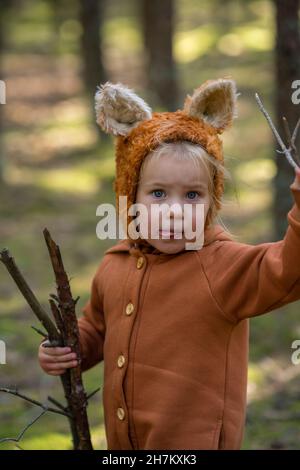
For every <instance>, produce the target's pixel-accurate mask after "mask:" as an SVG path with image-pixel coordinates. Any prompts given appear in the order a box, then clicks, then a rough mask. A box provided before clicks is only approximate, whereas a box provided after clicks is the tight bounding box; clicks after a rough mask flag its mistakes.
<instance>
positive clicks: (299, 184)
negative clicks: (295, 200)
mask: <svg viewBox="0 0 300 470" xmlns="http://www.w3.org/2000/svg"><path fill="white" fill-rule="evenodd" d="M291 188H293V189H300V167H297V168H295V179H294V181H293V184H292V185H291Z"/></svg>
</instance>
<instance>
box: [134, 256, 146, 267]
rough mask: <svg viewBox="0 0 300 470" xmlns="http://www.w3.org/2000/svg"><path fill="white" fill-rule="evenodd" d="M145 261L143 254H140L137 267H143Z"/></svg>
mask: <svg viewBox="0 0 300 470" xmlns="http://www.w3.org/2000/svg"><path fill="white" fill-rule="evenodd" d="M144 262H145V259H144V258H143V256H140V257H139V258H138V260H137V263H136V267H137V268H138V269H141V268H142V267H143V266H144Z"/></svg>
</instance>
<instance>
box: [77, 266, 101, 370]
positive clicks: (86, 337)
mask: <svg viewBox="0 0 300 470" xmlns="http://www.w3.org/2000/svg"><path fill="white" fill-rule="evenodd" d="M106 265H107V260H105V259H104V260H102V262H101V263H100V265H99V267H98V269H97V271H96V273H95V275H94V277H93V279H92V283H91V288H90V298H89V300H88V302H87V303H86V305H85V306H84V308H83V309H82V312H83V316H82V317H81V318H79V319H78V327H79V335H80V349H81V360H82V362H81V369H82V371H86V370H88V369H91V368H92V367H93V366H94V365H96V364H98V363H99V362H101V361H102V360H103V344H104V338H105V321H104V309H103V297H104V293H103V277H104V271H105V268H106Z"/></svg>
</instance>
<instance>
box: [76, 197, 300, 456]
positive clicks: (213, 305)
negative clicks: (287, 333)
mask: <svg viewBox="0 0 300 470" xmlns="http://www.w3.org/2000/svg"><path fill="white" fill-rule="evenodd" d="M291 191H292V194H293V196H294V200H295V202H296V203H295V204H294V205H293V207H292V208H291V210H290V211H289V213H288V216H287V219H288V222H289V226H288V228H287V231H286V234H285V237H284V239H283V240H279V241H277V242H268V243H262V244H259V245H249V244H244V243H240V242H236V241H233V240H232V239H231V238H230V237H229V236H228V235H227V234H226V233H225V232H224V231H223V229H222V227H221V226H220V225H216V226H215V227H213V228H211V229H209V230H206V233H205V244H204V247H203V248H202V249H200V250H198V251H197V250H195V251H183V252H181V253H179V254H175V255H174V254H172V255H170V254H164V253H160V252H158V253H156V254H155V253H149V254H148V253H147V254H144V253H141V252H140V251H139V249H137V248H135V247H133V246H132V245H130V242H129V240H128V239H125V240H122V241H120V242H118V243H117V244H115V245H114V246H113V247H112V248H110V249H109V250H107V251H106V252H105V255H104V258H103V260H102V262H101V263H100V265H99V268H98V270H97V272H96V274H95V276H94V278H93V281H92V287H91V297H90V300H89V302H88V303H87V305H86V306H85V307H84V309H83V312H84V316H83V317H82V318H80V319H79V327H80V334H81V346H82V351H83V368H84V370H86V369H88V368H91V367H92V366H93V365H95V364H97V363H98V362H99V361H101V360H102V359H103V358H104V389H103V406H104V416H105V429H106V436H107V444H108V449H109V450H114V449H120V450H125V449H155V450H156V449H239V448H240V446H241V443H242V438H243V429H244V420H245V409H246V385H247V362H248V327H249V325H248V322H249V321H248V318H250V317H254V316H257V315H262V314H264V313H267V312H270V311H271V310H274V309H276V308H279V307H281V306H283V305H286V304H288V303H290V302H293V301H295V300H298V299H300V190H297V189H292V188H291Z"/></svg>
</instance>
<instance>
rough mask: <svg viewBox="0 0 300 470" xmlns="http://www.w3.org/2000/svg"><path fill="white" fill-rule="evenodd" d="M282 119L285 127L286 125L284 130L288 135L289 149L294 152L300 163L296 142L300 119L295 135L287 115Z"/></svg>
mask: <svg viewBox="0 0 300 470" xmlns="http://www.w3.org/2000/svg"><path fill="white" fill-rule="evenodd" d="M282 120H283V127H284V131H285V135H286V138H287V141H288V143H289V151H290V152H291V153H292V154H293V157H294V159H295V160H296V161H297V163H298V164H299V165H300V158H299V154H298V150H297V147H296V144H295V141H296V138H297V133H298V129H299V125H300V119H298V122H297V124H296V127H295V129H294V132H293V135H291V131H290V127H289V123H288V121H287V119H286V117H283V118H282Z"/></svg>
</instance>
